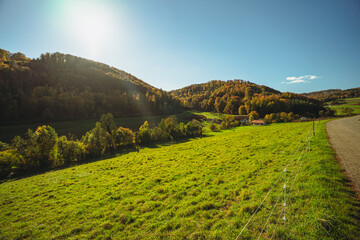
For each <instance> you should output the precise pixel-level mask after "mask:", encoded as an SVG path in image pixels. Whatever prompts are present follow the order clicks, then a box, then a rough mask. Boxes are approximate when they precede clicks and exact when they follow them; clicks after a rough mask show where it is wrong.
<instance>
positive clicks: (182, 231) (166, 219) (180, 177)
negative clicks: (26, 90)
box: [0, 122, 360, 239]
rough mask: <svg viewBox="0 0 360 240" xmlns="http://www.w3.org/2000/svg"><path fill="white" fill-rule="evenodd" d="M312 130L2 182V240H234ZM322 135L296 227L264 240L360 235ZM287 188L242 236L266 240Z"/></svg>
mask: <svg viewBox="0 0 360 240" xmlns="http://www.w3.org/2000/svg"><path fill="white" fill-rule="evenodd" d="M310 129H312V123H287V124H273V125H270V126H265V127H253V126H248V127H238V128H235V129H230V130H226V131H221V132H212V133H208V134H207V135H206V136H205V137H203V138H202V139H190V140H189V141H185V142H180V143H177V144H167V145H166V146H165V145H162V146H158V147H152V148H143V149H141V150H140V153H137V152H131V153H128V154H124V155H121V156H118V157H114V158H110V159H106V160H102V161H98V162H93V163H89V164H83V165H79V166H76V167H72V168H67V169H63V170H57V171H51V172H48V173H45V174H41V175H37V176H33V177H29V178H24V179H20V180H12V181H8V182H5V183H2V184H1V185H0V205H1V212H0V239H23V238H29V239H87V238H94V239H106V238H112V239H162V238H165V239H170V238H172V239H185V238H187V239H235V238H236V236H237V235H238V234H239V233H240V231H241V229H242V228H243V226H244V225H245V223H246V222H247V221H248V219H249V218H250V217H251V215H252V213H253V212H254V211H255V209H256V208H257V207H258V206H259V204H260V202H261V201H262V199H263V198H264V197H265V195H266V194H267V192H268V191H269V190H270V189H271V187H272V186H273V184H274V182H275V180H276V179H277V178H278V176H279V175H280V174H281V173H282V171H283V168H284V166H285V165H286V164H287V163H288V162H289V161H290V160H291V158H292V156H293V154H294V152H295V151H296V149H297V148H298V147H299V146H303V145H305V144H306V143H307V142H306V141H304V140H306V137H307V134H308V131H309V130H310ZM316 130H317V131H316V135H315V137H313V138H312V140H311V151H310V152H308V151H306V152H305V151H304V152H303V156H304V158H301V159H300V161H302V164H301V168H299V169H301V170H300V171H299V174H298V177H297V180H296V183H295V184H294V187H293V189H292V191H289V193H288V194H289V195H288V197H289V202H288V203H289V204H288V210H287V211H288V213H287V217H288V224H287V225H286V226H285V227H284V226H283V224H282V222H281V221H280V223H279V224H276V223H277V220H278V218H275V217H274V218H271V219H270V221H269V224H268V226H267V228H266V229H265V232H264V234H263V236H265V237H268V238H270V237H269V236H270V235H271V234H272V232H273V230H274V228H275V226H277V229H276V231H275V237H276V238H277V239H279V238H281V239H356V237H357V236H358V235H357V234H358V232H359V230H360V228H359V226H360V225H359V220H358V219H359V216H360V214H359V212H360V207H359V202H358V201H357V200H356V198H355V196H354V193H353V192H352V191H350V190H349V189H348V188H347V186H346V185H347V182H346V180H345V178H344V176H343V174H342V173H341V170H340V168H339V166H338V163H337V162H336V160H335V158H334V153H333V151H332V149H331V148H330V146H329V143H328V140H327V138H326V134H325V128H324V123H323V122H321V123H319V124H318V125H317V128H316ZM301 149H302V148H301ZM299 153H300V152H299ZM298 156H299V154H297V157H298ZM299 163H300V162H299ZM294 166H295V161H292V162H291V163H290V164H289V166H288V174H289V176H290V175H291V174H292V173H293V176H295V174H296V173H297V171H296V170H297V168H295V167H294ZM297 166H300V164H298V165H297ZM289 179H290V182H291V180H292V179H294V178H291V177H290V178H289ZM282 181H283V180H281V182H280V181H279V183H278V184H277V185H276V186H275V187H274V189H273V191H272V192H271V194H269V197H268V198H267V200H266V201H265V202H264V207H262V208H261V209H260V211H259V213H258V214H257V215H256V216H255V217H254V219H253V221H251V223H250V224H249V226H248V228H247V229H246V230H245V231H244V234H243V235H242V237H245V238H246V239H253V238H257V236H258V235H259V233H260V232H261V229H262V227H263V225H264V223H265V221H266V218H267V216H268V214H269V213H270V211H271V206H273V205H274V204H275V202H276V200H277V197H278V194H280V192H281V191H282V184H283V182H282ZM281 208H282V207H281V202H280V203H279V204H278V207H277V208H276V210H275V211H274V216H275V213H276V216H278V214H279V213H280V212H281Z"/></svg>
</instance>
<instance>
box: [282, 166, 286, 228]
mask: <svg viewBox="0 0 360 240" xmlns="http://www.w3.org/2000/svg"><path fill="white" fill-rule="evenodd" d="M284 176H285V178H284V204H283V206H284V217H283V220H284V226H285V224H286V168H284Z"/></svg>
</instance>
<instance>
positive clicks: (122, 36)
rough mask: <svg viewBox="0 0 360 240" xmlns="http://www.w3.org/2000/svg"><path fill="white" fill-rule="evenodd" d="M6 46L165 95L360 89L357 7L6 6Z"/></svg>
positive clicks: (345, 3)
mask: <svg viewBox="0 0 360 240" xmlns="http://www.w3.org/2000/svg"><path fill="white" fill-rule="evenodd" d="M0 33H1V37H0V48H2V49H5V50H8V51H10V52H12V53H15V52H22V53H24V54H25V55H26V56H27V57H30V58H38V57H39V56H40V54H41V53H45V52H50V53H52V52H61V53H65V54H72V55H75V56H79V57H84V58H87V59H92V60H95V61H99V62H103V63H105V64H108V65H110V66H113V67H116V68H118V69H121V70H124V71H126V72H129V73H131V74H133V75H135V76H136V77H138V78H140V79H142V80H143V81H145V82H147V83H149V84H151V85H153V86H155V87H158V88H162V89H164V90H174V89H178V88H182V87H185V86H188V85H190V84H196V83H204V82H208V81H211V80H232V79H243V80H246V81H250V82H254V83H256V84H260V85H266V86H269V87H272V88H274V89H277V90H280V91H283V92H285V91H289V92H296V93H303V92H311V91H319V90H325V89H338V88H339V89H348V88H354V87H360V1H359V0H336V1H335V0H316V1H314V0H302V1H295V0H272V1H269V0H248V1H245V0H234V1H230V0H216V1H215V0H181V1H180V0H177V1H176V0H151V1H149V0H99V1H97V0H86V1H85V0H51V1H50V0H31V1H29V0H0Z"/></svg>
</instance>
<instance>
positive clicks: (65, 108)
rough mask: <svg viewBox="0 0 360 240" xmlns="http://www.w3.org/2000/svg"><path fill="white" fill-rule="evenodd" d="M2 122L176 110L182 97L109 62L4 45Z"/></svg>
mask: <svg viewBox="0 0 360 240" xmlns="http://www.w3.org/2000/svg"><path fill="white" fill-rule="evenodd" d="M0 109H1V111H0V123H14V122H41V121H63V120H76V119H87V118H99V117H100V116H101V114H103V113H108V112H111V113H113V114H114V115H115V117H120V116H138V115H151V114H173V113H177V112H180V111H181V110H182V108H181V104H180V101H179V100H178V99H177V98H176V97H174V96H172V95H171V94H170V93H168V92H166V91H163V90H160V89H158V88H155V87H153V86H151V85H149V84H147V83H145V82H144V81H142V80H140V79H138V78H136V77H135V76H133V75H131V74H129V73H127V72H124V71H121V70H119V69H116V68H113V67H110V66H108V65H106V64H102V63H99V62H95V61H91V60H88V59H84V58H80V57H76V56H72V55H69V54H62V53H52V54H50V53H45V54H41V56H40V57H39V58H37V59H29V58H27V57H26V56H25V55H24V54H22V53H15V54H11V53H10V52H8V51H6V50H3V49H0Z"/></svg>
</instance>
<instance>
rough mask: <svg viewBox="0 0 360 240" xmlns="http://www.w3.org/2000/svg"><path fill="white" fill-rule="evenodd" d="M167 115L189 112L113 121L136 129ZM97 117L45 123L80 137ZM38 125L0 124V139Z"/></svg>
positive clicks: (180, 117) (185, 117) (179, 116)
mask: <svg viewBox="0 0 360 240" xmlns="http://www.w3.org/2000/svg"><path fill="white" fill-rule="evenodd" d="M169 116H175V117H176V118H177V119H178V121H187V120H188V119H189V118H190V116H191V113H190V112H183V113H179V114H177V115H161V116H144V117H126V118H125V117H123V118H116V119H115V123H116V125H117V126H122V127H127V128H130V129H132V130H138V129H139V127H140V126H141V125H142V124H143V123H144V122H145V121H148V122H149V123H150V124H158V123H159V122H160V120H161V119H162V118H166V117H169ZM97 121H99V119H88V120H77V121H65V122H53V123H45V124H47V125H50V126H52V127H54V128H55V130H56V132H57V133H58V135H67V134H68V133H71V134H74V135H76V136H77V137H81V136H82V135H84V134H85V133H86V132H87V131H89V130H90V129H92V128H94V127H95V123H96V122H97ZM39 125H43V124H24V125H11V126H0V141H9V140H11V139H12V138H14V137H15V136H22V135H24V134H25V133H26V132H27V130H28V129H32V130H35V129H36V128H37V127H38V126H39Z"/></svg>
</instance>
